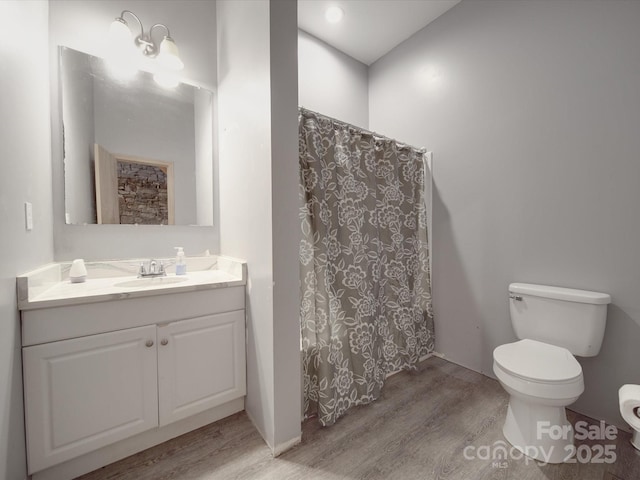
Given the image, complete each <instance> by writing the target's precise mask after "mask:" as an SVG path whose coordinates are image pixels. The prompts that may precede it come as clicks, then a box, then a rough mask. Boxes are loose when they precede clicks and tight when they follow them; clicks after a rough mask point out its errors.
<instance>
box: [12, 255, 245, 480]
mask: <svg viewBox="0 0 640 480" xmlns="http://www.w3.org/2000/svg"><path fill="white" fill-rule="evenodd" d="M137 265H139V261H138V262H136V261H126V262H103V263H95V264H92V263H88V264H87V270H88V280H87V282H86V283H79V284H73V283H71V282H70V281H69V280H68V278H66V275H67V274H68V268H69V264H51V265H47V266H45V267H43V268H41V269H38V270H36V271H34V272H31V273H29V274H26V275H24V276H21V277H18V279H17V281H18V297H19V299H18V302H19V308H20V310H21V319H22V353H23V372H24V396H25V417H26V419H25V422H26V434H27V454H28V470H29V473H30V474H32V475H33V478H34V479H36V480H38V479H40V480H42V479H63V478H65V479H66V478H73V477H75V476H77V475H81V474H83V473H86V472H89V471H92V470H94V469H97V468H99V467H101V466H103V465H106V464H108V463H111V462H113V461H116V460H118V459H120V458H124V457H126V456H128V455H131V454H133V453H135V452H138V451H140V450H143V449H145V448H148V447H150V446H153V445H156V444H159V443H162V442H164V441H166V440H168V439H170V438H173V437H175V436H178V435H181V434H183V433H186V432H188V431H190V430H193V429H196V428H199V427H201V426H204V425H207V424H209V423H211V422H213V421H216V420H219V419H221V418H223V417H225V416H228V415H231V414H233V413H235V412H238V411H241V410H243V409H244V395H245V393H246V381H245V285H246V278H247V276H246V264H245V263H244V262H241V261H234V260H231V259H228V258H225V257H200V258H195V257H191V258H189V259H188V273H187V275H185V276H176V275H173V274H171V273H170V274H169V275H168V276H166V277H160V278H136V276H135V272H136V268H137Z"/></svg>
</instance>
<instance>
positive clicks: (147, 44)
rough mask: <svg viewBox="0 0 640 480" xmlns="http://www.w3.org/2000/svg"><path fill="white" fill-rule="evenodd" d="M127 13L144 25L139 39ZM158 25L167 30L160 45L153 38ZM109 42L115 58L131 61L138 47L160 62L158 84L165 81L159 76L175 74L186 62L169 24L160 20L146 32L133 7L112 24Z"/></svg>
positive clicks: (146, 54) (146, 55)
mask: <svg viewBox="0 0 640 480" xmlns="http://www.w3.org/2000/svg"><path fill="white" fill-rule="evenodd" d="M125 14H128V15H130V16H131V17H133V18H134V19H135V20H136V22H138V25H139V26H140V34H139V35H137V36H136V37H135V38H134V34H133V33H132V32H131V29H130V28H129V24H128V23H127V21H126V20H125V19H124V16H125ZM157 28H163V29H164V30H165V31H166V35H164V37H163V38H162V41H161V42H160V43H159V44H158V43H157V42H156V41H154V39H153V31H154V29H157ZM109 43H110V47H111V56H112V57H113V59H114V60H116V61H119V62H121V63H122V62H128V63H130V62H131V58H132V56H133V54H135V52H134V51H135V50H137V52H140V53H142V55H143V56H144V57H146V58H149V59H154V60H155V62H154V63H155V64H156V65H154V66H156V70H158V71H157V72H156V76H157V78H156V80H157V81H158V83H163V82H161V81H160V80H159V79H163V78H166V77H167V76H171V75H172V74H175V72H177V71H178V70H182V69H183V68H184V63H183V62H182V60H181V59H180V55H179V54H178V47H177V45H176V43H175V42H174V41H173V38H171V34H170V32H169V27H167V26H166V25H164V24H162V23H156V24H154V25H152V26H151V28H150V29H149V31H148V32H145V31H144V27H143V26H142V22H141V21H140V19H139V18H138V16H137V15H136V14H135V13H133V12H131V11H130V10H124V11H123V12H122V13H121V14H120V16H119V17H117V18H116V19H115V20H114V21H113V22H112V23H111V27H110V28H109ZM134 46H135V47H137V49H135V48H133V47H134ZM157 67H160V68H157ZM164 84H165V86H167V85H166V82H164ZM176 84H177V82H176ZM172 86H175V85H172Z"/></svg>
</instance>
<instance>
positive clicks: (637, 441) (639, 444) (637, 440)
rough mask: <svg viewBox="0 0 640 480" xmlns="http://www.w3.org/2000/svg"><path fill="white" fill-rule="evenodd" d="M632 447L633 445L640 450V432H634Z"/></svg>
mask: <svg viewBox="0 0 640 480" xmlns="http://www.w3.org/2000/svg"><path fill="white" fill-rule="evenodd" d="M631 445H633V446H634V447H635V448H636V450H640V430H634V431H633V437H631Z"/></svg>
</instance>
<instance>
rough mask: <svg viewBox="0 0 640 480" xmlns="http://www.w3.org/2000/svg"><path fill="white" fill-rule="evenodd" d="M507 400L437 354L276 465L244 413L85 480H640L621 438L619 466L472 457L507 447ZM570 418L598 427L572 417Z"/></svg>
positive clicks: (312, 433) (638, 462) (316, 430)
mask: <svg viewBox="0 0 640 480" xmlns="http://www.w3.org/2000/svg"><path fill="white" fill-rule="evenodd" d="M507 404H508V395H507V394H506V393H505V392H504V390H503V389H502V387H501V386H500V385H499V384H498V382H496V381H495V380H492V379H490V378H487V377H485V376H484V375H480V374H478V373H476V372H473V371H470V370H467V369H465V368H463V367H460V366H458V365H455V364H453V363H450V362H447V361H445V360H442V359H439V358H436V357H432V358H429V359H427V360H425V361H424V362H422V363H421V364H420V366H419V369H418V371H417V372H414V373H407V372H403V373H399V374H397V375H394V376H393V377H391V378H389V379H388V381H387V384H386V386H385V388H384V391H383V395H382V397H381V398H380V399H379V400H378V401H376V402H374V403H373V404H371V405H368V406H364V407H358V408H355V409H352V410H351V411H350V412H349V413H348V414H347V415H346V416H344V417H343V418H342V419H340V420H339V421H338V422H337V423H336V424H335V425H334V426H332V427H329V428H322V427H320V426H319V425H318V423H317V422H316V421H314V420H311V421H308V422H305V424H304V426H303V436H302V443H301V444H300V445H298V446H296V447H295V448H293V449H292V450H289V451H288V452H286V453H284V454H283V455H281V456H280V457H278V458H272V457H271V454H270V450H269V448H268V447H267V446H266V445H265V443H264V442H263V440H262V438H261V437H260V435H259V434H258V433H257V431H256V430H255V428H254V427H253V426H252V424H251V422H250V421H249V419H248V418H247V416H246V414H244V413H239V414H236V415H233V416H231V417H228V418H226V419H224V420H222V421H220V422H217V423H215V424H212V425H209V426H207V427H203V428H201V429H199V430H196V431H194V432H191V433H188V434H186V435H183V436H181V437H178V438H176V439H174V440H171V441H169V442H166V443H164V444H162V445H159V446H157V447H154V448H151V449H149V450H146V451H144V452H141V453H139V454H137V455H134V456H132V457H129V458H126V459H124V460H121V461H119V462H117V463H114V464H112V465H109V466H107V467H104V468H102V469H100V470H96V471H95V472H92V473H90V474H87V475H84V476H82V477H80V478H81V479H82V480H115V479H118V480H169V479H170V480H214V479H216V480H217V479H224V480H227V479H238V480H254V479H255V480H262V479H269V480H271V479H277V480H297V479H310V480H316V479H317V480H347V479H353V480H355V479H362V480H365V479H366V480H377V479H380V480H381V479H394V480H396V479H397V480H413V479H415V480H418V479H420V480H454V479H456V480H458V479H459V480H480V479H495V480H498V479H505V480H506V479H514V480H516V479H517V480H533V479H541V480H542V479H548V480H561V479H562V480H569V479H576V480H596V479H597V480H600V479H604V480H618V479H622V480H638V479H640V455H639V454H638V453H637V452H636V451H635V450H634V449H633V447H632V446H631V445H630V443H629V439H630V435H629V434H628V433H626V432H619V434H618V438H617V440H616V441H615V442H610V441H605V442H602V441H592V442H591V443H589V442H588V441H582V442H577V445H580V444H582V443H586V444H588V445H594V444H595V443H615V453H616V456H617V460H616V462H615V463H613V464H604V463H574V464H561V465H545V466H542V465H538V464H537V463H536V462H534V461H531V460H528V459H525V458H523V459H508V460H507V461H506V463H503V464H501V465H500V466H497V465H494V464H492V462H493V461H492V460H480V459H472V460H467V459H465V456H464V454H463V452H464V449H465V447H466V446H468V445H473V446H475V447H476V448H477V447H481V446H489V447H491V446H492V445H493V444H494V442H497V441H504V438H503V436H502V423H503V420H504V416H505V413H506V409H507ZM569 417H570V421H571V422H572V423H575V422H576V421H577V420H586V421H589V422H590V423H595V422H594V421H593V420H590V419H588V418H587V417H582V416H581V415H578V414H575V413H573V412H569Z"/></svg>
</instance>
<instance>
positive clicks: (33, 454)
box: [23, 325, 158, 473]
mask: <svg viewBox="0 0 640 480" xmlns="http://www.w3.org/2000/svg"><path fill="white" fill-rule="evenodd" d="M155 342H156V327H155V325H152V326H147V327H140V328H132V329H129V330H120V331H117V332H111V333H104V334H100V335H91V336H88V337H81V338H74V339H72V340H63V341H60V342H52V343H45V344H42V345H35V346H31V347H25V348H23V360H24V390H25V412H26V425H27V450H28V460H29V462H28V463H29V473H33V472H37V471H39V470H42V469H43V468H47V467H50V466H52V465H56V464H58V463H60V462H63V461H65V460H68V459H70V458H73V457H77V456H78V455H82V454H84V453H87V452H90V451H92V450H95V449H97V448H100V447H103V446H105V445H108V444H110V443H113V442H116V441H118V440H122V439H123V438H126V437H130V436H131V435H134V434H137V433H140V432H143V431H145V430H147V429H150V428H152V427H156V426H157V425H158V393H157V385H158V383H157V360H156V356H157V351H156V346H155Z"/></svg>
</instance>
